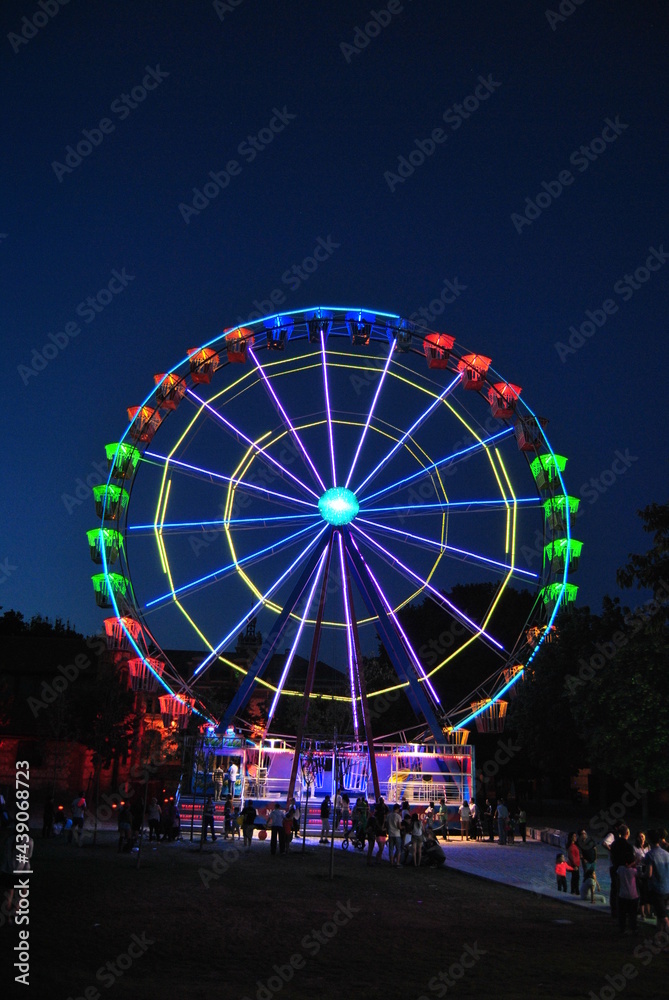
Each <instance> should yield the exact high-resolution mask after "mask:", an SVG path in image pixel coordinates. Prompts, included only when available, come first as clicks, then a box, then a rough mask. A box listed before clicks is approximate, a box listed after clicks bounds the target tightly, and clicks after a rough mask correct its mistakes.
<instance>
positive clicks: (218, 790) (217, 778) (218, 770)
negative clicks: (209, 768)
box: [213, 764, 223, 802]
mask: <svg viewBox="0 0 669 1000" xmlns="http://www.w3.org/2000/svg"><path fill="white" fill-rule="evenodd" d="M213 778H214V802H220V800H221V795H222V794H223V768H222V767H221V765H220V764H217V765H216V767H215V768H214V774H213Z"/></svg>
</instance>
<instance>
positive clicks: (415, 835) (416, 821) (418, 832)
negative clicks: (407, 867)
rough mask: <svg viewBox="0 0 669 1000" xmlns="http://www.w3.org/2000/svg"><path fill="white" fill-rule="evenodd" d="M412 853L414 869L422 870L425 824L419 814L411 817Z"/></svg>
mask: <svg viewBox="0 0 669 1000" xmlns="http://www.w3.org/2000/svg"><path fill="white" fill-rule="evenodd" d="M411 853H412V857H413V866H414V868H420V863H421V861H422V855H423V824H422V823H421V821H420V816H419V815H418V813H414V814H413V816H412V817H411Z"/></svg>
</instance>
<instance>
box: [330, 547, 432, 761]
mask: <svg viewBox="0 0 669 1000" xmlns="http://www.w3.org/2000/svg"><path fill="white" fill-rule="evenodd" d="M344 542H345V545H346V551H347V553H348V557H349V559H350V562H351V570H352V572H353V576H354V578H355V582H356V585H357V586H358V589H359V590H360V594H361V596H362V599H363V601H364V602H365V606H366V607H367V609H368V611H369V612H370V614H372V615H376V616H377V618H378V622H377V628H378V630H379V634H380V636H381V641H382V642H383V644H384V646H385V647H386V652H387V653H388V656H389V657H390V659H391V662H392V664H393V666H394V668H395V670H396V672H397V675H398V676H399V677H400V678H401V679H402V680H405V681H406V682H407V683H408V685H409V690H408V692H407V695H408V697H409V702H410V703H411V707H412V708H413V710H414V712H416V715H417V716H419V717H420V716H422V717H423V718H424V719H425V721H426V722H427V724H428V726H429V728H430V731H431V733H432V735H433V736H434V739H435V740H436V742H437V743H441V742H442V740H443V738H444V734H443V732H442V729H441V726H440V724H439V721H438V719H437V716H436V715H435V714H434V710H433V708H432V705H431V704H430V701H429V699H428V697H427V695H426V693H425V690H424V689H423V685H422V684H420V683H419V681H418V679H417V677H416V676H415V674H414V669H413V665H412V663H411V660H410V659H409V656H408V654H407V652H406V650H405V648H404V646H403V644H402V642H401V640H400V639H399V637H398V635H397V633H396V632H395V629H394V627H393V624H392V622H391V620H390V618H389V617H388V614H387V612H386V609H385V608H384V606H383V602H382V601H381V599H380V597H379V595H378V592H377V590H376V587H375V586H374V583H373V581H372V580H371V578H370V576H369V573H368V572H367V567H366V566H365V563H364V560H363V559H362V557H361V556H360V554H359V553H358V551H357V550H356V548H355V546H354V545H351V544H350V542H349V537H348V532H347V533H346V534H345V535H344Z"/></svg>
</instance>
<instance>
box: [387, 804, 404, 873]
mask: <svg viewBox="0 0 669 1000" xmlns="http://www.w3.org/2000/svg"><path fill="white" fill-rule="evenodd" d="M386 825H387V828H388V859H389V861H390V864H391V865H392V866H393V867H394V868H399V865H400V854H401V852H402V829H401V828H402V814H401V813H400V807H399V805H397V803H395V805H394V806H393V808H392V809H391V810H390V812H389V813H388V816H387V817H386Z"/></svg>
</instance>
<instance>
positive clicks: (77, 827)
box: [67, 792, 86, 847]
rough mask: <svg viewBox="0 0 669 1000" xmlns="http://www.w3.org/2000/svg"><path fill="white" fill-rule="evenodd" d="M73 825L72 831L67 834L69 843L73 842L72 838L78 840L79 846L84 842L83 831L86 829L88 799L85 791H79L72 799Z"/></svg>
mask: <svg viewBox="0 0 669 1000" xmlns="http://www.w3.org/2000/svg"><path fill="white" fill-rule="evenodd" d="M71 808H72V826H71V827H70V832H69V834H68V835H67V842H68V844H71V843H72V838H73V837H74V839H75V840H76V842H77V844H78V845H79V847H81V843H82V837H81V835H82V833H83V829H84V814H85V812H86V799H85V797H84V793H83V792H79V794H78V795H75V797H74V798H73V799H72V807H71Z"/></svg>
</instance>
